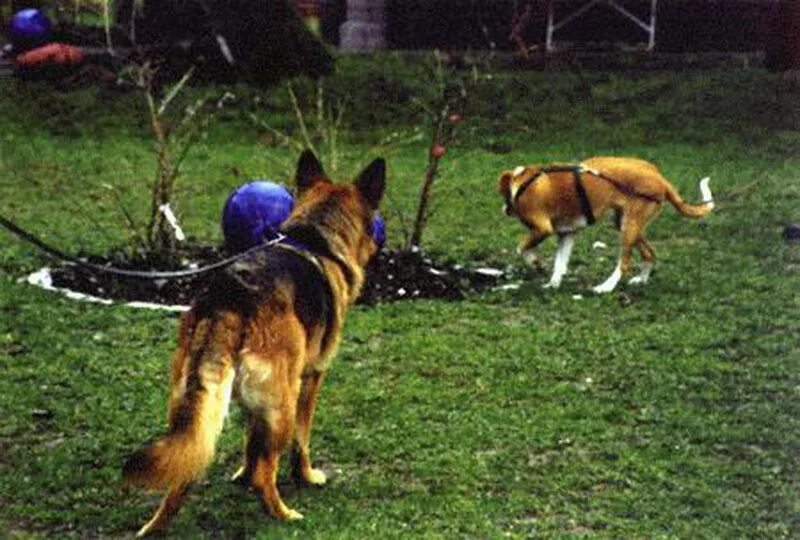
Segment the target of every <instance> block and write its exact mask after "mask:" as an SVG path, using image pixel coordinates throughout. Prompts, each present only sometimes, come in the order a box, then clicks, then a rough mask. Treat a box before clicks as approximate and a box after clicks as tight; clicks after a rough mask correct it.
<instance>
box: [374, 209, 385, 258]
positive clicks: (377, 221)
mask: <svg viewBox="0 0 800 540" xmlns="http://www.w3.org/2000/svg"><path fill="white" fill-rule="evenodd" d="M372 238H373V240H375V243H376V244H378V249H380V248H382V247H383V244H385V243H386V222H385V221H384V220H383V218H382V217H381V215H380V214H379V213H377V212H375V217H374V218H373V219H372Z"/></svg>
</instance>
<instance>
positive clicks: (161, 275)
mask: <svg viewBox="0 0 800 540" xmlns="http://www.w3.org/2000/svg"><path fill="white" fill-rule="evenodd" d="M0 225H2V226H3V227H5V228H6V229H8V230H9V231H11V232H12V233H14V234H15V235H17V236H18V237H19V238H21V239H22V240H25V241H26V242H29V243H31V244H33V245H34V246H36V247H37V248H39V249H40V250H42V251H44V252H45V253H47V254H48V255H50V256H52V257H55V258H57V259H60V260H61V261H63V262H65V263H68V264H73V265H75V266H80V267H82V268H86V269H88V270H92V271H93V272H99V273H102V274H112V275H115V276H124V277H130V278H138V279H179V278H186V277H194V276H198V275H200V274H206V273H208V272H213V271H215V270H220V269H222V268H225V267H226V266H229V265H230V264H232V263H234V262H236V261H238V260H240V259H243V258H245V257H247V256H248V255H250V254H252V253H254V252H256V251H258V250H260V249H264V248H266V247H269V246H273V245H275V244H277V243H279V242H281V241H283V240H284V239H285V238H286V237H285V236H284V235H281V236H279V237H278V238H276V239H274V240H270V241H269V242H265V243H263V244H259V245H257V246H254V247H251V248H250V249H248V250H246V251H242V252H241V253H237V254H235V255H232V256H230V257H228V258H226V259H223V260H221V261H217V262H215V263H211V264H209V265H207V266H203V267H200V268H190V269H187V270H173V271H164V272H162V271H156V270H152V271H143V270H127V269H125V268H114V267H113V266H102V265H99V264H94V263H90V262H87V261H82V260H80V259H79V258H77V257H73V256H72V255H68V254H66V253H64V252H63V251H60V250H58V249H56V248H54V247H52V246H50V245H48V244H46V243H45V242H43V241H42V240H40V239H39V238H37V237H36V236H34V235H33V234H31V233H29V232H28V231H26V230H25V229H23V228H22V227H20V226H19V225H16V224H14V223H13V222H11V221H10V220H8V219H6V218H5V217H3V216H0Z"/></svg>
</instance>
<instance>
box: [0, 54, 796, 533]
mask: <svg viewBox="0 0 800 540" xmlns="http://www.w3.org/2000/svg"><path fill="white" fill-rule="evenodd" d="M383 60H384V61H383V62H376V63H369V62H368V61H367V60H364V59H361V60H356V59H347V60H345V61H344V62H345V67H346V69H345V70H344V73H343V74H342V75H340V76H339V77H337V79H335V80H334V81H333V82H332V83H331V84H332V85H333V87H334V88H335V89H336V91H338V92H340V93H341V94H342V95H348V96H350V99H351V100H352V103H353V105H352V106H353V107H356V106H360V107H361V108H362V109H355V108H352V109H349V110H350V111H351V113H350V114H349V115H348V116H347V122H348V131H347V132H346V133H345V134H344V135H346V143H345V144H344V147H343V150H344V155H343V162H342V165H341V167H340V168H341V170H342V171H344V172H345V176H347V175H352V174H355V173H356V172H357V169H358V167H360V166H362V165H363V164H365V163H366V162H367V161H368V159H369V158H370V157H372V156H373V155H375V154H377V153H385V154H386V156H387V157H388V159H389V174H390V179H389V199H388V200H387V203H386V204H385V205H384V214H385V215H386V216H387V218H388V222H389V236H390V240H391V241H392V242H394V245H395V246H397V245H400V243H401V236H402V234H401V232H400V230H401V225H400V219H399V216H400V215H409V214H410V213H411V212H412V210H413V208H414V202H415V199H416V196H417V190H418V188H419V182H420V179H421V177H422V174H423V171H424V166H425V153H426V141H425V140H424V139H422V140H416V141H411V142H407V143H403V144H400V145H396V146H393V147H391V148H376V147H375V146H374V143H373V142H371V141H374V140H378V139H380V138H382V137H383V136H384V135H385V134H386V133H390V132H392V131H393V130H398V131H405V130H407V129H410V128H412V127H413V126H415V125H419V122H420V116H419V112H418V111H417V110H415V109H412V108H411V107H410V106H409V105H408V103H407V97H408V96H409V95H412V96H413V95H422V96H424V95H428V94H427V93H428V92H429V90H430V89H429V88H427V87H426V84H425V83H426V80H425V79H424V78H422V77H420V73H424V71H422V70H423V69H424V65H420V63H419V62H415V61H409V62H408V64H406V63H405V62H404V60H403V58H402V57H399V56H397V55H389V56H388V57H387V58H385V59H383ZM376 80H378V81H383V82H381V83H380V84H378V83H376V82H375V81H376ZM0 86H2V88H0V178H2V181H0V201H2V203H0V212H1V213H2V214H3V215H8V216H13V217H14V218H15V219H17V220H18V221H19V222H20V223H23V224H25V225H27V226H29V227H31V228H32V229H33V230H35V231H37V232H39V233H41V234H42V236H43V237H44V238H46V239H47V240H49V241H52V242H55V243H57V244H58V245H61V246H63V247H64V248H65V249H66V250H68V251H71V252H75V251H79V250H86V251H89V252H100V253H102V252H105V251H108V250H110V249H112V248H116V247H119V246H120V245H122V244H124V243H125V242H126V241H127V240H128V233H127V231H126V229H125V227H124V226H122V220H121V217H120V214H119V211H118V209H117V208H116V205H115V203H114V202H113V200H112V199H111V198H110V197H109V195H108V193H107V190H105V189H104V188H103V185H104V184H113V185H115V186H117V187H118V188H119V189H120V191H121V193H122V194H123V196H124V198H125V200H126V201H127V203H128V204H129V206H130V207H131V208H132V209H133V210H134V212H135V213H136V215H137V216H145V215H146V211H147V208H146V204H147V193H146V192H147V188H146V186H147V184H148V182H149V181H150V180H151V178H152V173H153V166H154V165H153V156H152V142H151V141H150V140H149V139H148V137H147V133H146V130H145V129H146V125H145V124H144V122H143V116H142V114H143V109H142V107H141V104H140V103H138V101H137V99H136V96H133V95H119V96H108V95H105V94H104V93H102V92H99V91H93V90H83V91H80V92H78V93H75V94H69V95H65V94H58V93H55V94H54V93H52V92H49V91H46V89H45V88H43V87H41V86H36V85H27V84H20V83H13V82H10V81H7V80H3V81H0ZM387 88H388V90H387ZM370 92H373V93H379V95H377V97H376V96H373V99H372V101H371V102H369V103H370V104H369V105H365V104H363V103H362V104H361V105H359V104H358V101H359V100H366V98H367V95H368V94H369V93H370ZM237 93H238V95H239V96H240V99H239V101H238V105H237V107H236V108H234V109H232V110H231V111H230V112H229V113H228V114H227V115H225V116H223V118H222V119H221V120H220V122H218V123H217V124H215V125H214V126H212V129H211V130H210V132H209V134H208V137H207V139H205V140H204V141H202V142H201V143H200V144H199V145H198V147H197V148H196V149H195V152H193V153H192V155H191V156H190V158H189V160H188V162H187V163H186V169H185V170H184V175H183V176H182V177H181V180H180V186H179V196H180V199H179V203H178V205H177V207H178V209H179V212H180V213H181V216H182V220H183V222H184V225H185V228H186V230H187V231H188V232H189V234H190V235H191V236H192V237H193V238H194V239H196V240H199V241H205V242H216V241H218V240H219V232H218V214H219V209H220V206H221V204H222V201H223V200H224V197H225V196H226V195H227V193H228V192H229V191H230V190H231V189H232V188H233V187H234V186H236V185H237V184H238V182H239V180H237V179H236V178H235V177H234V176H233V175H232V174H231V173H230V169H231V167H237V168H239V169H240V170H242V171H244V172H245V173H246V174H248V175H263V176H268V177H273V178H278V179H287V178H289V175H290V174H291V167H292V161H293V160H294V159H295V157H296V156H295V153H294V152H293V151H291V150H289V149H286V148H282V147H276V146H275V145H273V144H268V143H264V142H263V140H262V138H261V135H263V134H261V133H259V132H258V130H257V129H256V128H254V127H253V125H252V124H250V123H248V122H247V121H245V120H244V118H245V113H246V112H247V111H248V110H249V109H250V107H252V106H253V105H252V98H253V96H254V95H255V94H254V93H253V92H252V91H248V90H246V89H238V90H237ZM301 95H302V93H301ZM798 95H800V94H798V88H797V84H796V83H794V82H792V80H791V79H789V78H784V77H781V76H777V75H770V74H767V73H766V72H763V71H761V70H757V69H753V70H738V71H722V70H710V71H687V72H664V71H662V72H647V73H641V72H620V73H594V72H587V73H577V72H570V71H548V72H519V71H514V72H504V71H499V70H498V71H496V72H494V73H493V78H492V80H490V81H483V82H481V84H480V85H479V86H478V87H476V88H475V89H474V96H473V97H474V98H475V99H474V100H473V101H472V102H471V104H470V109H469V111H468V113H467V114H465V122H464V126H463V127H462V132H461V137H460V138H459V141H458V143H457V144H455V145H453V146H452V147H451V148H449V149H448V153H447V155H446V157H445V159H444V160H443V162H442V165H443V168H442V175H441V178H440V181H439V184H438V185H437V187H436V193H435V199H434V208H435V214H434V215H433V217H432V219H431V223H430V228H429V229H428V231H427V233H426V237H425V246H426V248H427V249H428V251H429V252H431V253H433V254H434V255H435V256H437V257H438V258H440V259H442V260H450V261H458V262H463V263H466V262H470V261H480V262H488V263H491V264H494V265H498V266H501V267H506V266H511V267H512V268H513V269H514V270H515V272H516V274H517V275H519V276H520V279H521V280H522V281H523V283H522V286H521V288H520V289H519V290H517V291H490V292H487V293H484V294H482V295H476V296H473V297H471V298H469V299H468V300H467V301H464V302H460V303H450V302H436V301H424V302H403V303H396V304H389V305H381V306H377V307H375V308H364V307H357V308H355V309H354V310H353V312H352V314H351V316H350V318H349V320H348V324H347V329H346V338H345V340H344V343H343V345H342V347H341V351H340V354H339V358H338V359H337V361H336V362H335V363H334V365H333V369H332V371H331V373H330V377H329V378H328V380H327V382H326V384H325V386H324V387H323V391H322V397H321V404H320V408H319V413H318V416H317V420H316V424H315V430H314V438H313V448H314V452H315V459H316V461H317V462H318V463H319V464H320V465H321V466H322V467H323V469H325V470H326V471H328V472H329V473H330V475H331V476H332V481H331V483H330V485H328V486H327V487H325V488H323V489H311V490H297V489H295V488H294V487H293V486H292V485H291V484H288V483H287V484H286V485H284V486H283V492H284V496H285V499H286V501H287V503H288V504H289V505H290V506H292V507H294V508H296V509H298V510H299V511H301V512H303V513H304V514H305V516H306V519H305V520H304V521H302V522H300V523H296V524H294V523H293V524H290V525H286V524H280V523H276V522H274V521H271V520H269V519H268V518H267V517H266V516H264V515H263V514H262V512H261V510H260V508H259V506H258V503H257V501H256V500H255V497H254V496H253V495H251V494H248V493H246V492H244V491H242V490H240V489H239V488H237V487H235V486H232V485H230V484H229V483H228V482H226V478H227V476H228V475H229V474H230V473H231V472H232V471H233V469H234V468H235V467H236V465H237V463H238V460H239V452H240V445H241V429H240V427H239V425H238V420H239V415H238V412H234V413H233V415H232V418H231V419H230V420H231V421H230V422H229V423H228V425H227V428H226V431H225V433H224V434H223V438H222V441H221V443H220V445H219V452H218V458H217V460H216V463H215V465H214V466H213V467H212V468H211V470H210V471H209V474H208V479H209V481H208V482H207V483H203V484H202V485H200V486H198V487H197V489H196V490H195V492H194V493H193V496H192V497H191V498H190V499H189V500H188V502H187V503H186V504H185V505H184V507H183V509H182V510H181V513H180V514H179V516H178V517H177V518H176V520H175V521H174V523H173V526H172V529H171V531H170V535H169V536H170V537H174V538H183V537H198V536H207V537H220V536H221V537H236V538H239V537H247V538H254V537H256V538H370V537H377V536H381V537H388V538H408V537H426V538H428V537H430V538H458V537H478V538H497V537H505V536H509V537H516V538H529V537H571V536H598V537H614V538H620V537H625V538H628V537H634V538H654V537H655V538H744V537H747V538H790V537H797V536H798V535H800V520H799V519H798V515H800V506H799V505H798V490H800V482H799V481H798V480H800V477H799V476H798V474H799V470H798V454H797V449H798V447H800V444H799V443H800V420H799V419H800V406H799V405H798V404H799V403H800V376H799V375H798V373H800V370H799V369H798V368H800V365H799V364H800V362H799V360H800V353H798V351H799V350H800V349H799V348H798V345H800V343H798V335H800V323H799V322H798V321H799V320H800V317H798V316H799V315H800V295H798V293H797V291H798V287H800V279H799V278H798V269H800V246H798V245H797V244H794V245H791V244H786V243H784V242H783V240H782V239H781V230H782V228H783V226H784V225H785V224H787V223H789V222H792V221H795V222H796V221H798V220H800V216H798V208H800V185H799V184H798V182H797V171H798V170H799V169H800V157H798V153H797V150H798V148H800V129H799V128H800V124H798V111H800V107H798V105H800V104H799V103H798V100H797V96H798ZM262 98H263V100H264V101H263V102H262V103H265V104H263V105H262V106H261V110H260V111H259V114H263V115H265V117H266V118H267V119H269V121H270V122H273V123H274V124H276V125H278V126H280V127H281V128H285V129H293V127H292V125H291V122H290V120H289V119H290V118H291V113H290V111H289V110H288V108H287V107H288V105H287V102H286V99H285V96H284V95H283V92H282V91H281V90H275V91H273V92H271V93H269V94H267V95H264V96H262ZM378 98H380V99H378ZM364 103H367V102H366V101H364ZM376 103H379V104H380V106H378V105H376ZM387 111H389V112H391V114H389V113H388V112H387ZM260 141H262V142H260ZM497 145H505V146H506V148H505V149H504V150H503V151H504V153H502V154H497V153H494V152H493V150H492V149H494V150H495V151H496V149H497ZM605 153H615V154H623V155H637V156H641V157H644V158H647V159H651V160H653V161H655V162H656V163H658V164H659V166H660V167H661V168H662V170H663V171H664V173H665V174H666V175H667V176H668V177H669V178H670V179H672V180H673V181H674V183H675V184H676V185H677V186H679V188H680V189H681V191H682V192H683V193H684V195H685V196H686V198H688V199H690V200H692V199H695V198H696V197H697V193H696V182H697V180H698V179H699V178H700V177H702V176H705V175H710V176H711V177H712V188H713V189H714V190H715V194H716V195H717V197H718V207H717V210H716V211H715V213H714V214H713V215H712V216H711V217H710V218H709V219H707V220H706V221H705V222H703V223H697V222H691V221H689V220H685V219H682V218H680V217H678V216H677V214H676V212H675V211H674V210H673V209H671V208H666V209H665V211H664V212H663V214H662V216H661V217H660V218H659V219H658V220H657V221H656V222H654V223H653V225H652V227H651V228H650V229H649V230H650V237H651V239H652V242H653V244H654V246H655V249H656V250H657V254H658V255H659V266H657V270H656V272H655V273H654V275H653V277H652V279H651V282H650V283H649V284H648V285H647V286H646V287H644V288H630V287H624V286H623V287H621V289H620V290H619V291H618V292H616V293H614V294H611V295H607V296H602V297H597V296H593V295H591V294H590V293H589V288H590V287H591V285H593V284H596V283H598V282H600V281H602V280H603V279H604V278H605V277H606V276H607V274H608V273H609V272H610V271H611V270H612V268H613V265H614V259H615V252H614V246H616V241H615V238H614V235H613V233H612V231H611V230H610V228H609V227H606V226H605V224H601V225H599V226H597V227H594V228H592V229H590V230H588V231H586V232H585V233H584V234H582V235H581V236H580V237H579V238H578V242H577V245H576V249H575V254H574V262H573V264H572V266H571V273H570V274H569V275H568V276H567V278H566V280H565V283H564V285H563V286H562V289H561V290H559V291H543V290H541V288H540V285H541V284H542V283H543V282H544V279H545V278H544V277H542V276H539V275H537V274H535V273H534V272H531V271H528V270H525V269H524V268H523V266H522V262H521V261H520V260H519V259H518V258H517V256H516V255H514V253H513V248H514V246H515V245H516V242H517V239H518V236H519V235H521V234H522V229H521V227H520V226H519V225H518V224H516V223H514V222H513V221H512V220H509V219H507V218H504V217H502V216H501V215H500V212H499V206H500V202H501V201H500V199H499V197H498V196H497V194H496V193H495V191H494V182H495V179H496V177H497V175H498V173H499V171H500V170H502V169H503V168H511V167H513V166H516V165H518V164H520V163H525V162H533V161H539V160H547V161H549V160H571V159H577V158H581V157H586V156H589V155H595V154H605ZM595 240H603V241H605V242H606V243H608V244H609V245H610V246H612V247H611V248H609V249H607V250H593V249H592V248H591V245H592V243H593V242H594V241H595ZM552 251H553V247H552V245H551V244H549V243H548V244H546V245H543V246H542V252H543V253H544V254H545V255H546V256H550V255H551V254H552ZM44 262H45V259H43V258H42V257H41V256H40V255H39V254H38V253H37V252H35V251H34V250H33V249H32V248H30V247H29V246H27V245H25V244H22V243H20V242H18V241H16V240H15V239H14V238H13V237H11V236H10V235H8V234H6V233H0V269H2V275H0V314H1V315H0V409H1V410H2V411H3V415H2V417H0V418H1V419H0V458H1V459H0V529H2V530H4V531H5V533H6V534H10V535H11V536H12V537H13V536H20V537H28V536H31V537H40V536H41V537H81V538H85V537H120V536H127V535H130V534H132V533H133V532H134V531H135V530H136V528H137V527H138V526H139V525H141V523H142V522H143V521H144V520H145V519H146V518H147V517H149V513H150V512H151V511H152V510H153V509H154V507H155V505H156V503H157V498H156V497H155V496H153V495H148V494H145V493H142V492H139V491H135V490H128V489H125V488H123V487H122V486H121V485H120V482H119V469H120V465H121V463H122V461H123V459H124V457H125V455H126V454H127V453H128V452H129V451H130V450H131V449H133V448H134V447H136V446H137V445H138V444H139V443H140V442H142V441H144V440H146V439H149V438H151V437H153V436H155V435H156V434H157V433H159V432H160V430H161V429H162V428H163V426H164V409H165V406H166V397H167V391H166V390H167V378H168V377H167V375H168V373H167V371H168V368H167V366H168V361H169V354H170V350H171V347H172V345H173V341H174V334H175V327H176V322H177V320H176V317H175V316H174V315H168V314H164V313H160V312H148V311H138V310H132V309H128V308H125V307H120V306H112V307H107V306H97V305H91V304H81V303H75V302H72V301H69V300H66V299H64V298H61V297H59V296H55V295H52V294H49V293H46V292H43V291H41V290H38V289H35V288H32V287H30V286H26V285H21V284H19V283H17V280H18V278H19V277H20V276H22V275H24V273H25V272H26V271H30V270H33V269H35V268H38V267H39V266H41V265H42V264H43V263H44ZM575 295H581V298H574V296H575Z"/></svg>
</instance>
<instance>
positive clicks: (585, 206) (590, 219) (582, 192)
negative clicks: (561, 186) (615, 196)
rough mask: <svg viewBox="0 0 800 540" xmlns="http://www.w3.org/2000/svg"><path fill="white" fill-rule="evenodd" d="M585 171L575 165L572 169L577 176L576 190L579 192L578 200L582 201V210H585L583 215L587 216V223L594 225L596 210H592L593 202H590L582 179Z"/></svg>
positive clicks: (573, 174) (575, 176)
mask: <svg viewBox="0 0 800 540" xmlns="http://www.w3.org/2000/svg"><path fill="white" fill-rule="evenodd" d="M583 171H584V168H583V167H575V168H573V169H572V176H573V177H574V178H575V191H577V192H578V201H580V203H581V212H583V217H584V218H586V224H587V225H594V222H595V221H596V220H595V217H594V212H592V204H591V203H590V202H589V196H588V195H587V194H586V188H585V187H584V185H583V180H582V179H581V173H582V172H583Z"/></svg>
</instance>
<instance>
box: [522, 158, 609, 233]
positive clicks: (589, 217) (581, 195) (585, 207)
mask: <svg viewBox="0 0 800 540" xmlns="http://www.w3.org/2000/svg"><path fill="white" fill-rule="evenodd" d="M587 170H588V169H586V168H584V166H583V165H552V166H550V167H542V168H541V169H539V170H538V171H537V172H536V174H534V175H533V176H531V177H530V178H528V179H527V180H525V181H524V182H523V183H522V184H521V185H520V186H519V188H518V189H517V192H516V193H514V200H513V201H512V205H513V206H514V207H516V206H517V200H518V199H519V198H520V196H522V194H523V193H524V192H525V190H526V189H528V188H529V187H530V186H531V185H533V183H534V182H536V181H537V180H538V179H539V177H541V176H542V175H543V174H549V173H553V172H571V173H572V177H573V178H574V179H575V191H576V192H577V193H578V201H579V202H580V205H581V213H583V217H584V218H586V223H587V224H589V225H592V224H594V222H595V221H596V220H595V217H594V212H592V205H591V204H590V203H589V196H588V195H587V194H586V188H585V187H584V185H583V179H582V178H581V174H582V173H583V172H585V171H587ZM591 172H592V174H596V173H595V172H594V171H591Z"/></svg>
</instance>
